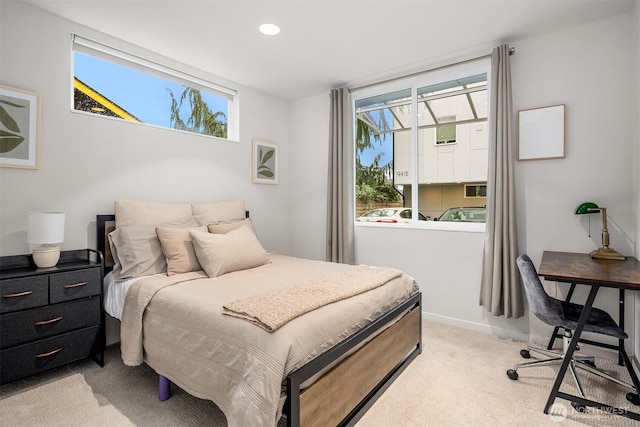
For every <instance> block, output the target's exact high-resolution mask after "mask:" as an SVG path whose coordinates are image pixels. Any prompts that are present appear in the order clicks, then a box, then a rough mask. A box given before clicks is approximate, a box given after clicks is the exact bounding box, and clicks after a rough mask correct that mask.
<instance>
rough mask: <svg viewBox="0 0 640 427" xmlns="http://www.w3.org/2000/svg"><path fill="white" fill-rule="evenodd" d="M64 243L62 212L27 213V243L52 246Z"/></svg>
mask: <svg viewBox="0 0 640 427" xmlns="http://www.w3.org/2000/svg"><path fill="white" fill-rule="evenodd" d="M63 241H64V212H29V228H28V235H27V242H28V243H30V244H53V243H62V242H63Z"/></svg>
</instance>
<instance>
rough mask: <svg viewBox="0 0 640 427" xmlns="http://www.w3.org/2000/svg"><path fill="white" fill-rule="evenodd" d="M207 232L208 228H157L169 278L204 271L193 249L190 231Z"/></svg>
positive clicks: (204, 226)
mask: <svg viewBox="0 0 640 427" xmlns="http://www.w3.org/2000/svg"><path fill="white" fill-rule="evenodd" d="M191 230H197V231H202V232H206V231H207V226H206V225H203V226H201V227H195V228H176V227H156V233H157V234H158V239H160V245H161V247H162V253H164V257H165V259H166V261H167V276H173V275H174V274H180V273H188V272H190V271H198V270H202V267H200V263H199V262H198V258H197V257H196V252H195V250H194V249H193V243H192V242H191V235H190V234H189V231H191Z"/></svg>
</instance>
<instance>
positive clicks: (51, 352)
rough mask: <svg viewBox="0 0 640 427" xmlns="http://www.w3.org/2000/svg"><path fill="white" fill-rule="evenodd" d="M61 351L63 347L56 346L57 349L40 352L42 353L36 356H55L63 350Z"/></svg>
mask: <svg viewBox="0 0 640 427" xmlns="http://www.w3.org/2000/svg"><path fill="white" fill-rule="evenodd" d="M61 351H62V347H60V348H56V349H55V350H53V351H50V352H48V353H40V354H36V357H38V358H40V357H47V356H53V355H54V354H56V353H59V352H61Z"/></svg>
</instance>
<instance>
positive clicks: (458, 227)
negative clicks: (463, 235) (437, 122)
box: [350, 56, 492, 233]
mask: <svg viewBox="0 0 640 427" xmlns="http://www.w3.org/2000/svg"><path fill="white" fill-rule="evenodd" d="M485 73H486V75H487V123H489V120H490V113H491V105H490V104H491V91H492V87H491V58H490V57H488V56H485V57H480V58H477V59H474V60H468V61H462V62H460V63H458V64H454V65H450V66H443V67H438V68H435V69H433V70H430V71H425V72H424V73H419V74H412V75H410V76H407V77H399V78H395V79H392V80H390V81H386V82H382V83H379V84H371V85H366V86H363V87H362V88H354V89H352V90H351V111H352V115H351V117H352V120H353V121H354V123H355V120H356V102H357V101H359V100H362V99H366V98H372V97H375V96H382V95H384V94H387V93H392V92H399V91H402V90H407V89H410V90H411V111H412V112H415V111H418V110H417V104H418V89H419V88H421V87H424V86H429V85H433V84H437V83H442V82H446V81H451V80H454V79H461V78H464V77H468V76H473V75H477V74H485ZM353 127H354V131H353V136H352V144H351V149H352V150H353V151H352V157H353V159H354V160H353V165H354V166H355V158H356V155H357V153H356V147H355V145H356V144H355V140H356V134H355V126H353ZM410 132H411V145H412V146H411V150H412V157H413V165H412V166H413V170H415V171H417V170H419V156H418V154H419V153H418V148H419V142H418V116H417V114H412V118H411V130H410ZM489 145H490V144H489ZM488 168H489V165H488V164H487V169H488ZM352 172H353V181H352V183H353V184H352V185H353V188H351V189H350V191H352V192H353V193H354V197H353V212H355V211H356V206H355V204H356V198H355V185H356V170H355V167H354V168H353V171H352ZM488 178H489V177H488ZM418 181H419V174H418V173H414V174H413V176H412V184H411V192H412V194H411V206H407V207H410V208H411V209H412V212H413V213H416V212H418V210H419V209H418V204H419V197H418V191H419V184H418ZM487 185H488V182H487ZM354 216H355V215H354ZM354 224H355V226H356V227H378V228H379V227H384V228H396V229H397V228H416V229H426V230H441V231H461V232H472V233H484V232H485V231H486V223H468V222H464V223H463V222H446V221H444V222H440V221H420V220H419V218H418V215H417V214H416V215H413V217H412V219H411V223H408V224H384V223H380V224H378V223H366V222H358V221H354Z"/></svg>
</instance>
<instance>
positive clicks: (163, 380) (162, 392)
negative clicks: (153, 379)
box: [158, 375, 171, 402]
mask: <svg viewBox="0 0 640 427" xmlns="http://www.w3.org/2000/svg"><path fill="white" fill-rule="evenodd" d="M159 377H160V387H159V389H158V399H160V400H161V401H162V402H164V401H165V400H167V399H168V398H170V397H171V381H169V378H167V377H165V376H163V375H160V376H159Z"/></svg>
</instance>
